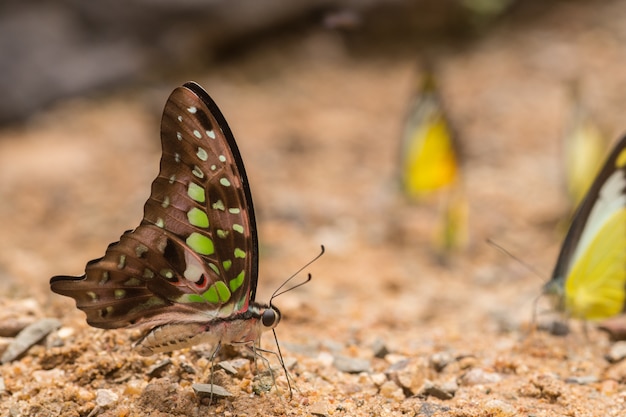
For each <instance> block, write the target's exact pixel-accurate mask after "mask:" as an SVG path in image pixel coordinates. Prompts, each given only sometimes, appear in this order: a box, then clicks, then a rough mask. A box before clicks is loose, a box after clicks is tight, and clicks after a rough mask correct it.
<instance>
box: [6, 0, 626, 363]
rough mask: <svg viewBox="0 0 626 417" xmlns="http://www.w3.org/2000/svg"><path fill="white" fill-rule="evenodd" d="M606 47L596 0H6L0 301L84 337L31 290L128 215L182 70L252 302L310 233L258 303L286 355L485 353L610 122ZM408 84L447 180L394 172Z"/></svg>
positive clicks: (521, 294) (553, 236) (616, 65)
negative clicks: (236, 217) (436, 115)
mask: <svg viewBox="0 0 626 417" xmlns="http://www.w3.org/2000/svg"><path fill="white" fill-rule="evenodd" d="M625 40H626V3H624V2H621V1H617V0H613V1H611V0H604V1H582V0H579V1H572V0H568V1H565V0H563V1H551V2H545V1H540V0H537V1H533V0H525V1H521V0H518V1H516V0H446V1H438V0H413V1H409V0H395V1H377V0H366V1H350V0H345V1H341V0H335V1H331V0H329V1H310V0H303V1H298V2H281V1H273V0H271V1H265V2H258V1H255V0H239V1H223V0H213V1H195V0H185V1H177V2H174V1H166V0H160V1H150V2H147V1H142V0H125V1H121V0H114V1H109V2H106V3H104V2H83V1H76V0H64V1H55V2H50V1H45V0H40V1H36V2H21V1H14V0H9V1H4V2H3V3H2V4H1V5H0V74H2V77H0V91H1V92H2V98H1V99H0V294H1V295H0V300H2V299H4V300H3V301H2V302H4V303H9V302H10V301H11V300H23V299H34V300H35V306H34V307H33V304H32V303H31V304H29V305H30V310H28V311H27V313H23V314H26V315H27V316H29V317H33V318H34V317H43V316H55V317H64V320H65V321H66V322H65V324H67V323H69V322H71V323H72V324H74V325H76V326H83V327H86V325H85V324H84V316H83V314H82V313H81V312H79V311H78V310H76V309H74V307H73V301H72V300H69V299H64V298H62V297H58V296H56V295H52V294H51V293H50V292H49V289H48V280H49V278H50V277H51V276H52V275H57V274H68V275H80V274H82V272H83V270H84V265H85V263H86V262H87V261H88V260H90V259H94V258H98V257H100V256H102V255H103V254H104V251H105V249H106V246H107V245H108V244H109V243H110V242H114V241H117V240H118V238H119V236H120V235H121V234H122V232H123V231H124V230H127V229H132V228H134V227H136V226H137V225H138V224H139V221H140V219H141V216H142V207H143V204H144V202H145V200H146V199H147V197H148V196H149V193H150V183H151V181H152V180H153V179H154V177H155V176H156V174H157V172H158V161H159V158H160V141H159V121H160V115H161V111H162V108H163V105H164V104H165V100H166V99H167V96H168V95H169V93H170V92H171V91H172V90H173V89H174V88H175V87H176V86H178V85H181V84H182V83H184V82H186V81H188V80H194V81H197V82H198V83H200V84H201V85H202V86H203V87H204V88H205V89H206V90H207V91H208V93H209V94H210V95H211V96H212V97H213V99H214V100H215V101H216V102H217V103H218V105H219V106H220V108H221V110H222V112H223V113H224V115H225V117H226V119H227V120H228V122H229V124H230V126H231V129H232V130H233V132H234V135H235V137H236V139H237V142H238V144H239V147H240V150H241V152H242V155H243V158H244V161H245V163H246V168H247V171H248V176H249V177H250V182H251V187H252V193H253V197H254V199H255V207H256V210H257V221H258V223H259V233H260V243H261V276H260V279H259V290H258V292H257V294H258V298H259V300H261V301H265V300H267V298H268V297H269V295H270V294H271V293H272V292H273V290H274V289H275V288H277V287H278V285H280V283H282V282H283V281H284V280H285V279H286V278H288V277H289V276H290V275H291V274H292V273H293V272H295V271H296V270H297V269H298V268H299V267H300V266H302V265H303V264H305V263H306V262H307V261H308V260H309V259H311V258H313V257H314V256H315V255H316V254H317V252H318V250H319V245H320V244H324V245H325V246H326V249H327V254H326V255H324V257H322V258H321V259H320V260H318V261H317V262H316V263H315V264H314V265H312V266H311V267H310V268H308V269H309V270H310V271H311V273H313V281H312V282H311V283H309V284H307V285H306V286H305V287H303V288H300V289H298V290H297V291H294V292H292V293H289V294H288V295H284V296H281V297H280V299H278V300H276V303H277V304H278V305H279V306H280V307H281V310H282V311H283V312H284V314H285V323H283V324H281V327H279V329H278V333H279V337H280V339H281V340H284V343H286V346H287V348H286V350H287V352H289V351H290V350H294V351H297V348H296V347H297V346H311V345H314V346H315V348H316V349H322V350H324V349H326V350H331V351H334V350H333V349H335V350H339V351H342V350H345V349H346V348H347V347H348V346H369V345H370V344H371V343H373V341H375V340H377V339H382V340H385V341H386V343H387V345H388V347H389V349H390V350H392V351H398V352H407V351H411V352H413V351H415V349H425V346H435V345H438V344H439V345H444V346H456V345H458V347H459V348H460V347H461V346H465V348H466V349H470V350H471V349H472V348H467V346H483V347H485V348H491V347H493V346H494V345H496V344H497V343H496V341H495V340H499V339H497V338H499V337H503V336H502V335H507V334H511V332H513V333H514V332H516V331H519V330H520V329H521V328H522V327H523V326H524V325H525V324H527V323H528V322H529V321H530V320H531V312H532V303H533V300H534V299H535V298H536V297H537V296H538V295H539V294H540V291H541V286H542V285H543V283H544V282H546V281H547V280H548V279H549V277H550V273H551V271H552V268H553V266H554V263H555V262H556V257H557V255H558V250H559V247H560V244H561V241H562V238H563V236H564V232H565V230H566V227H567V225H568V219H569V218H570V216H571V213H572V210H573V207H574V206H575V204H576V203H577V201H579V198H580V194H581V191H576V190H574V191H572V188H576V187H579V188H583V189H585V187H587V186H588V184H587V183H586V182H585V178H587V179H588V178H589V177H590V176H593V175H594V174H588V175H587V176H586V177H585V178H583V179H576V178H574V174H571V173H568V172H570V171H568V169H569V168H568V167H569V166H571V164H574V165H575V166H576V165H577V164H582V163H583V162H571V161H572V160H574V161H576V159H575V158H577V157H578V158H582V160H583V161H584V163H587V162H588V164H589V165H590V166H591V168H589V172H595V171H594V170H595V167H597V163H598V162H597V161H598V160H600V161H601V160H603V158H604V155H605V154H606V149H608V146H610V144H611V143H612V142H614V141H615V140H616V139H617V138H618V136H619V135H621V134H622V133H623V132H624V130H625V123H624V117H623V109H624V108H626V95H625V94H624V93H623V92H624V91H625V88H626V71H624V68H626V47H624V44H625V43H624V42H625ZM429 74H430V75H432V77H433V78H434V79H435V80H436V87H435V88H436V90H428V91H426V90H425V88H424V79H425V77H427V76H429ZM426 94H432V97H435V96H436V99H435V98H428V99H427V100H428V102H429V103H431V104H430V105H432V103H433V102H436V103H437V104H436V106H437V108H441V111H442V112H444V114H445V121H446V122H445V123H446V125H447V126H448V130H446V132H448V133H447V135H448V136H449V137H450V138H449V140H450V142H449V143H450V144H451V145H450V149H453V151H448V152H454V158H453V159H452V161H453V162H451V164H452V165H453V167H454V172H455V174H454V179H453V180H451V182H450V183H445V184H443V187H442V189H441V190H439V189H436V190H434V191H432V192H431V191H428V192H424V193H423V194H424V195H420V196H419V197H417V198H415V195H411V193H410V192H407V190H406V188H404V187H403V185H402V184H403V182H404V183H406V182H407V176H408V177H410V176H411V175H412V174H411V173H410V172H411V168H410V164H411V162H410V161H409V162H407V160H406V157H407V152H408V151H407V149H408V148H407V146H410V143H411V141H412V140H417V139H414V138H415V136H413V134H414V130H412V129H414V128H415V126H414V125H415V123H416V120H417V121H418V122H419V120H421V119H420V117H421V116H420V114H422V113H419V110H416V106H417V107H419V103H420V102H421V101H422V100H424V96H425V95H426ZM429 97H430V96H429ZM433 100H434V101H433ZM416 112H417V113H416ZM418 124H419V123H418ZM581 125H582V126H584V127H580V126H581ZM589 126H591V127H589ZM585 129H586V130H585ZM581 131H592V132H593V133H592V134H590V135H591V136H592V137H593V139H590V141H591V143H592V144H591V145H587V144H583V145H580V143H586V142H585V141H586V140H587V139H582V140H581V141H582V142H580V141H579V140H578V139H572V138H575V137H576V135H577V134H579V133H580V132H581ZM444 136H446V135H444ZM585 137H589V136H585ZM441 140H444V139H441ZM445 140H448V139H445ZM407 143H409V145H407ZM446 146H447V145H446ZM585 146H593V147H597V149H599V150H598V151H596V152H595V153H593V155H599V156H592V153H591V152H587V151H580V150H581V149H588V148H586V147H585ZM446 149H447V148H446ZM577 154H582V156H576V155H577ZM572 155H573V156H572ZM572 158H573V159H572ZM568 164H570V165H568ZM433 175H435V174H433ZM572 183H573V184H572ZM451 184H453V185H451ZM459 184H460V185H459ZM582 193H584V191H583V192H582ZM426 194H427V195H426ZM487 239H493V240H494V241H495V242H497V243H498V244H500V245H502V246H503V247H505V248H506V249H508V250H509V251H511V252H513V253H514V254H515V255H517V256H518V257H520V258H521V259H523V260H524V261H525V262H527V263H528V264H530V265H532V266H533V267H535V268H536V269H538V270H539V271H541V275H542V276H540V277H537V276H535V275H533V274H532V273H531V272H529V271H528V269H527V268H526V267H524V266H523V265H521V264H520V263H519V262H517V261H515V260H513V259H511V258H510V257H508V256H506V255H504V254H502V253H501V252H500V251H498V250H496V249H494V248H493V247H491V246H489V245H488V244H486V243H485V242H486V240H487ZM9 310H11V311H12V312H13V313H15V311H16V310H15V309H13V308H11V309H9ZM19 314H22V313H19ZM322 330H323V332H322ZM490 338H492V339H490ZM313 339H315V340H318V342H319V341H320V340H321V341H322V342H323V341H334V343H336V344H338V346H337V345H336V344H335V345H333V344H332V343H330V342H328V343H327V344H324V343H322V347H321V348H320V345H318V344H317V343H318V342H314V341H313ZM509 342H510V341H509ZM472 343H475V344H476V345H472ZM481 343H482V345H480V344H481ZM511 343H512V342H511ZM511 343H502V344H501V345H499V346H500V348H502V349H505V348H510V346H511ZM475 349H476V351H479V350H480V349H481V348H480V347H476V348H475Z"/></svg>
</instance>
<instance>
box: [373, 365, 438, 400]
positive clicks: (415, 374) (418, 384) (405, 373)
mask: <svg viewBox="0 0 626 417" xmlns="http://www.w3.org/2000/svg"><path fill="white" fill-rule="evenodd" d="M385 373H386V374H387V375H388V376H389V378H390V379H391V380H392V381H394V382H395V383H396V384H397V385H398V386H399V387H401V388H402V389H403V390H404V393H405V394H406V395H407V396H408V395H415V394H417V393H418V392H420V390H422V388H423V386H424V382H425V381H426V380H427V379H432V378H433V377H434V372H433V370H432V369H431V368H430V366H429V365H428V360H427V359H426V358H415V359H407V360H406V361H402V362H397V363H395V364H393V365H391V366H390V367H389V368H388V369H387V371H386V372H385Z"/></svg>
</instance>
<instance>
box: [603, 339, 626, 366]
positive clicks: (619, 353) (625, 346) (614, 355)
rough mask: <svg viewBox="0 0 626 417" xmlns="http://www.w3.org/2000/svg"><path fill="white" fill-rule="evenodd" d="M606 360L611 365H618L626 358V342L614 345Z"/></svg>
mask: <svg viewBox="0 0 626 417" xmlns="http://www.w3.org/2000/svg"><path fill="white" fill-rule="evenodd" d="M605 358H606V360H607V361H609V362H611V363H616V362H619V361H621V360H622V359H624V358H626V342H624V341H620V342H615V343H613V346H611V349H610V350H609V353H607V354H606V356H605Z"/></svg>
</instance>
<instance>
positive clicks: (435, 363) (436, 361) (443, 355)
mask: <svg viewBox="0 0 626 417" xmlns="http://www.w3.org/2000/svg"><path fill="white" fill-rule="evenodd" d="M454 360H455V358H454V356H453V355H452V353H450V352H437V353H434V354H432V355H431V356H430V359H429V362H430V365H431V366H432V367H433V369H434V370H435V371H437V372H441V371H443V370H444V368H445V367H446V366H448V364H449V363H451V362H454Z"/></svg>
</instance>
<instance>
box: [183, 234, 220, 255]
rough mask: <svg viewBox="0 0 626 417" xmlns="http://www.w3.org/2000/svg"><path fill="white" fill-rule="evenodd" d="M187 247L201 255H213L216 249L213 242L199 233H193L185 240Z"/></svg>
mask: <svg viewBox="0 0 626 417" xmlns="http://www.w3.org/2000/svg"><path fill="white" fill-rule="evenodd" d="M185 242H186V243H187V245H189V247H190V248H191V249H193V250H194V251H196V252H197V253H199V254H200V255H211V254H213V253H214V252H215V247H214V246H213V241H212V240H211V239H210V238H208V237H206V236H204V235H201V234H200V233H198V232H193V233H192V234H190V235H189V237H188V238H187V240H185Z"/></svg>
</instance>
